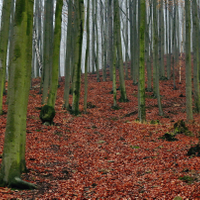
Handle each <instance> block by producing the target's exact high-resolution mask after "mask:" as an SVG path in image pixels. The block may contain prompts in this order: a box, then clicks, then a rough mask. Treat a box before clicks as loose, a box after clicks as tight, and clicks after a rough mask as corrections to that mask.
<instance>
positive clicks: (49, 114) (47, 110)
mask: <svg viewBox="0 0 200 200" xmlns="http://www.w3.org/2000/svg"><path fill="white" fill-rule="evenodd" d="M55 114H56V113H55V109H54V108H53V107H52V106H48V105H44V106H43V107H42V109H41V111H40V119H41V121H42V123H43V124H46V125H51V124H53V118H54V117H55Z"/></svg>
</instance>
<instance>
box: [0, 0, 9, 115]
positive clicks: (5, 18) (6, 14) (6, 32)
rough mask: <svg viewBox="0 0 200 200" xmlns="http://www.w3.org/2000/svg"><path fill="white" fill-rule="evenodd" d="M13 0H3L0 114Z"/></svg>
mask: <svg viewBox="0 0 200 200" xmlns="http://www.w3.org/2000/svg"><path fill="white" fill-rule="evenodd" d="M10 11H11V0H4V1H3V8H2V17H1V30H0V115H1V114H3V92H4V82H5V77H6V73H5V72H6V56H7V47H8V36H9V22H10Z"/></svg>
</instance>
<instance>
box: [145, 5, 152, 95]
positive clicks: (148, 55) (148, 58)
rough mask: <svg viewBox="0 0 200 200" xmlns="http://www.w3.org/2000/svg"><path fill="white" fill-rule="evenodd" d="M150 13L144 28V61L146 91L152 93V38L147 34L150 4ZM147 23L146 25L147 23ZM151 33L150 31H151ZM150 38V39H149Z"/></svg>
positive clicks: (150, 16) (149, 22)
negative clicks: (145, 67)
mask: <svg viewBox="0 0 200 200" xmlns="http://www.w3.org/2000/svg"><path fill="white" fill-rule="evenodd" d="M149 9H150V12H149V17H147V19H149V21H147V20H146V26H145V38H146V42H145V52H146V55H145V60H146V66H147V91H149V92H151V91H152V87H151V79H152V72H151V71H152V70H151V46H152V43H151V41H152V39H151V38H152V37H151V35H152V34H151V35H150V34H149V27H150V24H151V18H152V4H151V5H150V7H149ZM147 22H148V23H147ZM151 33H152V31H151ZM150 37H151V38H150Z"/></svg>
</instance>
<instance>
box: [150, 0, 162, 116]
mask: <svg viewBox="0 0 200 200" xmlns="http://www.w3.org/2000/svg"><path fill="white" fill-rule="evenodd" d="M153 4H154V5H153V24H154V29H153V36H154V40H153V41H154V42H153V49H154V50H153V68H155V95H156V97H157V100H158V108H159V115H161V116H163V114H164V113H163V110H162V105H161V98H160V89H159V67H158V66H159V65H158V26H157V16H156V7H157V0H153Z"/></svg>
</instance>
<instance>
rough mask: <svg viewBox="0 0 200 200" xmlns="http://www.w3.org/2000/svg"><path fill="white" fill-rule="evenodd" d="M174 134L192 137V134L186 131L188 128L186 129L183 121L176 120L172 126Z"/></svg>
mask: <svg viewBox="0 0 200 200" xmlns="http://www.w3.org/2000/svg"><path fill="white" fill-rule="evenodd" d="M174 134H184V135H187V136H194V134H193V133H192V132H191V131H189V130H188V127H186V125H185V122H184V121H183V120H178V121H177V122H176V123H175V124H174Z"/></svg>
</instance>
